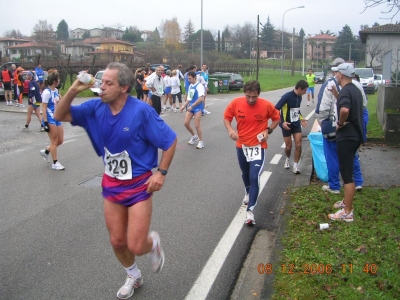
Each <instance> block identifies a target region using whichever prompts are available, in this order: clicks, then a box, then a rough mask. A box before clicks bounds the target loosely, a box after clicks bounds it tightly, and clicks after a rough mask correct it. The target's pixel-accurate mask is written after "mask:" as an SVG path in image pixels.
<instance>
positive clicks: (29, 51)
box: [8, 41, 54, 60]
mask: <svg viewBox="0 0 400 300" xmlns="http://www.w3.org/2000/svg"><path fill="white" fill-rule="evenodd" d="M8 50H9V53H10V60H15V59H28V60H29V59H32V58H33V57H36V56H37V55H38V54H42V55H43V56H48V55H53V51H54V46H51V45H49V44H39V43H37V42H34V41H32V42H28V43H23V44H18V45H14V46H9V47H8Z"/></svg>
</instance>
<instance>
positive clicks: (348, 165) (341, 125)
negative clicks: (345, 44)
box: [328, 63, 363, 222]
mask: <svg viewBox="0 0 400 300" xmlns="http://www.w3.org/2000/svg"><path fill="white" fill-rule="evenodd" d="M333 71H336V74H335V78H336V80H337V82H338V84H339V85H340V87H341V90H340V92H338V91H337V88H336V86H335V85H332V87H331V92H332V94H333V95H334V96H335V97H336V98H337V114H338V122H337V123H336V146H337V153H338V159H339V166H340V174H341V175H342V179H343V183H344V199H343V200H342V201H338V202H336V203H335V205H334V208H339V209H340V210H338V211H337V212H336V213H334V214H329V215H328V217H329V218H330V219H331V220H342V221H345V222H353V221H354V217H353V213H354V212H353V199H354V194H355V191H356V189H355V184H354V181H353V161H354V157H355V155H356V152H357V150H358V148H359V147H360V145H361V143H362V139H363V135H362V122H363V98H362V94H361V91H360V90H359V89H358V87H357V86H356V85H354V83H353V82H352V78H353V77H354V67H353V65H352V64H348V63H343V64H341V65H339V66H338V67H337V69H333Z"/></svg>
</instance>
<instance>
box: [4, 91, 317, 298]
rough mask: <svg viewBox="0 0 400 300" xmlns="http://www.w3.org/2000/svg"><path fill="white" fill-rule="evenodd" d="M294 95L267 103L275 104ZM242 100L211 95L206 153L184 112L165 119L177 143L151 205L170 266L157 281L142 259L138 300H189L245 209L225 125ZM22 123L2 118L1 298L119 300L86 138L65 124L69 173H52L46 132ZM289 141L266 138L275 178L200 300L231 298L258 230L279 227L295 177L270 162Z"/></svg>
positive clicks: (64, 160)
mask: <svg viewBox="0 0 400 300" xmlns="http://www.w3.org/2000/svg"><path fill="white" fill-rule="evenodd" d="M289 90H290V89H283V90H278V91H273V92H268V93H262V95H261V96H262V97H264V98H266V99H269V100H270V101H272V102H273V103H276V102H277V101H278V100H279V99H280V96H281V95H282V94H283V93H284V92H286V91H289ZM316 92H318V88H317V90H316ZM237 95H241V94H235V95H234V94H217V95H209V96H208V100H207V104H208V105H209V106H208V110H209V111H211V112H212V114H210V115H207V116H204V117H203V118H202V129H203V136H204V143H205V148H204V149H201V150H197V149H196V148H195V147H194V146H190V145H188V144H187V141H188V140H189V139H190V134H189V133H188V132H187V131H186V129H185V128H184V126H183V114H180V113H173V112H167V113H166V114H164V115H162V117H163V118H164V120H165V121H166V122H167V123H168V124H169V125H170V126H171V127H172V128H173V129H174V130H175V131H176V132H177V134H178V139H179V141H178V145H177V149H176V153H175V157H174V160H173V162H172V165H171V167H170V169H169V172H168V175H167V180H166V184H165V186H164V187H163V189H162V190H161V191H160V192H158V193H155V195H154V202H153V203H154V206H153V217H152V224H151V230H156V231H158V232H159V233H160V236H161V242H162V245H163V247H164V251H165V253H166V262H165V265H164V269H163V271H162V272H161V273H160V274H157V275H154V274H152V273H151V271H150V268H149V265H148V259H147V257H145V256H143V257H140V258H138V265H139V268H140V269H141V271H142V275H143V276H144V285H143V286H142V287H141V288H140V289H138V290H136V291H135V294H134V296H133V299H185V298H186V299H190V296H188V293H189V291H190V290H191V289H192V287H193V285H194V283H195V282H196V280H197V279H198V277H199V275H200V274H201V272H202V270H203V268H204V266H205V265H206V264H207V261H208V260H209V259H210V257H211V256H212V255H213V252H214V249H215V248H216V246H217V245H218V244H219V242H220V241H221V240H223V239H224V237H225V236H226V234H225V233H226V231H227V228H228V227H229V226H230V224H231V222H232V220H233V219H234V218H235V216H236V215H237V214H238V211H239V210H240V209H241V207H242V206H241V201H242V198H243V195H244V191H243V184H242V180H241V175H240V170H239V167H238V164H237V159H236V150H235V143H234V142H233V141H232V140H230V138H229V137H228V135H227V132H226V129H225V127H224V125H223V121H222V114H223V111H224V108H225V107H226V105H227V104H228V103H229V101H230V100H232V99H233V98H234V96H237ZM79 101H81V102H82V101H83V100H82V99H80V100H79V99H78V102H79ZM306 102H307V101H306V97H305V96H304V97H303V104H302V113H303V115H305V116H307V115H308V114H309V113H310V112H311V110H312V109H313V107H307V106H306ZM0 105H4V103H0ZM312 122H313V120H310V124H312ZM24 124H25V114H22V113H12V112H3V111H0V138H1V140H0V168H1V170H2V172H1V175H0V176H1V177H0V189H1V196H0V207H1V209H0V299H115V298H116V297H115V295H116V292H117V290H118V288H119V287H120V286H121V285H122V283H123V282H124V279H125V271H124V270H123V268H122V267H121V266H120V265H119V263H118V261H117V260H116V258H115V257H114V254H113V251H112V249H111V246H110V245H109V242H108V234H107V230H106V227H105V224H104V218H103V213H102V198H101V194H100V178H101V177H100V176H101V173H102V161H101V159H100V158H99V157H97V156H96V155H95V153H94V151H93V149H92V146H91V144H90V141H89V139H88V138H87V136H86V133H85V132H84V131H83V130H82V129H80V128H77V127H72V126H71V125H70V124H68V123H66V124H64V128H65V143H64V144H63V145H62V146H60V147H59V152H58V153H59V154H58V156H59V161H60V163H61V164H63V165H64V166H65V168H66V170H65V171H53V170H51V165H50V164H47V163H45V162H44V161H43V159H42V158H41V156H40V155H39V150H40V149H43V148H44V147H45V145H47V143H48V138H47V135H46V133H43V132H39V130H38V129H39V123H38V121H37V120H35V119H33V121H32V123H31V124H32V125H31V126H30V127H31V131H28V132H25V131H24V130H23V129H22V127H23V125H24ZM308 131H309V128H308V129H305V130H304V132H303V135H304V136H305V135H307V133H308ZM282 144H283V139H282V136H281V133H280V130H279V128H278V129H277V130H275V132H274V133H273V134H272V135H271V136H270V138H269V149H268V152H267V159H266V164H265V171H266V172H267V173H266V174H268V176H269V177H268V181H267V183H266V185H265V188H264V190H263V191H262V192H261V194H260V197H259V200H258V204H257V207H256V210H255V219H256V222H257V224H256V225H255V226H254V227H248V226H243V225H241V226H240V230H239V232H238V235H237V237H236V238H235V239H234V240H233V245H232V247H231V248H230V250H229V251H228V255H227V257H226V258H222V261H220V263H221V268H220V269H219V268H218V269H217V270H216V275H217V276H216V277H215V278H209V280H208V281H209V282H207V279H208V278H206V279H205V282H207V284H208V285H209V292H206V296H205V297H203V298H201V299H227V298H229V297H230V295H231V293H232V290H233V288H234V286H235V283H236V281H237V279H238V274H239V272H240V269H241V268H242V265H243V262H244V260H245V258H246V256H247V253H248V251H249V249H250V247H251V244H252V242H253V239H254V237H255V235H256V234H257V232H258V231H259V230H261V229H266V230H268V231H271V232H276V231H277V230H278V228H279V225H280V221H281V215H280V211H281V209H282V208H283V207H284V205H285V203H284V201H285V200H284V196H285V195H284V191H285V190H286V189H287V187H288V186H291V185H293V183H294V181H295V178H296V175H294V174H293V173H292V172H291V171H288V170H285V169H283V166H282V165H283V159H282V158H281V159H280V160H279V156H278V158H277V160H278V161H277V164H276V163H271V160H272V159H273V158H274V157H275V158H276V156H275V155H284V152H283V148H282V147H281V146H282ZM242 209H243V208H242ZM239 222H241V223H243V222H244V217H243V219H239ZM222 247H224V245H222ZM220 260H221V259H220ZM217 261H218V260H217ZM262 263H268V262H262ZM216 265H217V264H214V265H213V266H211V268H213V269H215V268H216ZM211 268H210V273H212V272H211V271H213V272H215V270H211ZM207 271H208V270H207V269H206V270H205V272H206V274H207ZM254 272H257V270H254ZM206 277H207V276H206ZM192 299H195V298H193V297H192ZM197 299H200V298H197Z"/></svg>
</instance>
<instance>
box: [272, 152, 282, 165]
mask: <svg viewBox="0 0 400 300" xmlns="http://www.w3.org/2000/svg"><path fill="white" fill-rule="evenodd" d="M281 157H282V155H281V154H275V156H274V158H272V159H271V161H270V162H269V163H270V164H273V165H277V164H278V162H279V160H280V159H281Z"/></svg>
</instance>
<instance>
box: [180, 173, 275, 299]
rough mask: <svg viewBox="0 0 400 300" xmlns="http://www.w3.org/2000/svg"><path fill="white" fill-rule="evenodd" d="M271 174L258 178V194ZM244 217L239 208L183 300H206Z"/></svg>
mask: <svg viewBox="0 0 400 300" xmlns="http://www.w3.org/2000/svg"><path fill="white" fill-rule="evenodd" d="M271 174H272V172H268V171H264V172H263V173H262V175H261V177H260V193H261V191H262V190H263V189H264V187H265V185H266V184H267V181H268V179H269V178H270V176H271ZM245 215H246V207H245V206H241V207H240V208H239V210H238V212H237V213H236V215H235V217H234V218H233V220H232V222H231V224H230V225H229V227H228V229H226V231H225V233H224V235H223V236H222V238H221V239H220V241H219V243H218V245H217V247H215V249H214V251H213V253H212V254H211V256H210V258H209V259H208V261H207V263H206V265H205V266H204V267H203V270H202V271H201V273H200V275H199V277H198V278H197V280H196V281H195V283H194V284H193V286H192V288H191V289H190V291H189V293H188V294H187V295H186V298H185V300H202V299H206V298H207V295H208V293H209V291H210V289H211V287H212V285H213V283H214V281H215V279H216V278H217V276H218V273H219V271H220V270H221V268H222V265H223V264H224V262H225V259H226V258H227V256H228V254H229V252H230V251H231V248H232V246H233V244H234V243H235V240H236V238H237V236H238V235H239V233H240V230H241V229H242V228H243V224H244V220H245Z"/></svg>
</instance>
